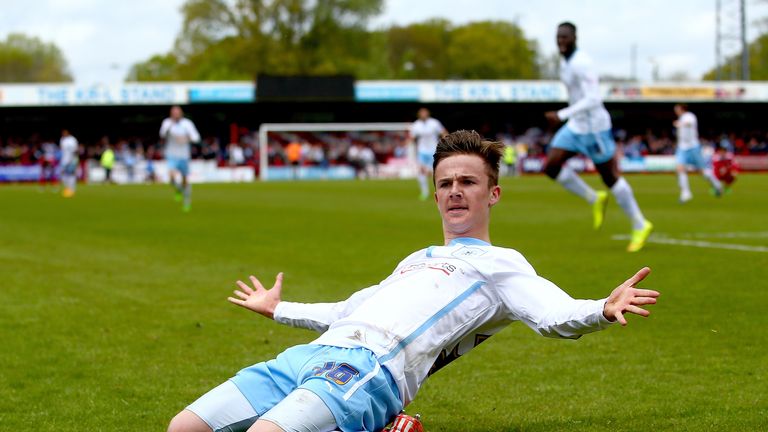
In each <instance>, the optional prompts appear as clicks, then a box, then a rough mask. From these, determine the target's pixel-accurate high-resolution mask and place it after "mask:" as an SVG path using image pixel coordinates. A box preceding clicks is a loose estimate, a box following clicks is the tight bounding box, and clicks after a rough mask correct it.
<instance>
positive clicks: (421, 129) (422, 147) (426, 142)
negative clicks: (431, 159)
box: [410, 117, 445, 155]
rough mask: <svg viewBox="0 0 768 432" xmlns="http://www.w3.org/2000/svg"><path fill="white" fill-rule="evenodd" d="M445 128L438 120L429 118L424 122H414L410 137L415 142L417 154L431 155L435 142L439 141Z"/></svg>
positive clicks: (435, 147) (435, 146) (433, 151)
mask: <svg viewBox="0 0 768 432" xmlns="http://www.w3.org/2000/svg"><path fill="white" fill-rule="evenodd" d="M444 130H445V128H444V127H443V124H442V123H440V120H437V119H434V118H432V117H429V118H428V119H426V120H421V119H419V120H416V121H415V122H413V125H411V129H410V133H411V137H413V139H414V140H415V141H416V148H417V149H418V152H419V153H423V154H429V155H432V154H434V153H435V149H437V142H438V141H440V136H442V134H443V131H444Z"/></svg>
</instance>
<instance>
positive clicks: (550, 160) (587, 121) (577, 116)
mask: <svg viewBox="0 0 768 432" xmlns="http://www.w3.org/2000/svg"><path fill="white" fill-rule="evenodd" d="M557 46H558V49H559V50H560V54H561V55H562V58H561V60H560V79H561V80H562V81H563V83H564V84H565V86H566V88H567V89H568V99H569V103H568V107H566V108H563V109H561V110H559V111H550V112H547V113H546V117H547V119H548V120H549V121H550V122H551V123H553V124H559V123H560V122H563V121H565V122H566V123H565V125H563V126H562V127H561V128H560V130H558V131H557V134H555V136H554V138H553V139H552V142H551V143H550V149H549V151H548V153H547V162H546V165H545V167H544V171H545V172H546V174H547V175H548V176H549V177H550V178H552V179H553V180H556V181H557V182H558V183H560V184H561V185H562V186H563V187H565V188H566V189H567V190H569V191H571V192H573V193H574V194H576V195H578V196H580V197H582V198H584V199H585V200H586V201H587V202H589V203H590V204H591V205H592V213H593V222H594V223H593V225H594V228H595V229H599V228H600V227H601V226H602V224H603V218H604V215H605V208H606V205H607V203H608V193H607V192H605V191H597V192H596V191H595V190H594V189H592V188H591V187H590V186H589V185H588V184H586V183H585V182H584V181H583V180H582V179H581V178H579V176H578V175H577V174H576V172H575V171H574V170H573V169H571V168H570V167H568V166H567V165H566V162H567V161H568V159H570V158H571V157H573V156H575V155H576V154H579V153H581V154H583V155H585V156H587V157H589V158H590V159H592V161H593V162H594V164H595V168H596V169H597V171H598V172H599V173H600V177H601V178H602V180H603V183H605V185H606V186H608V188H610V189H611V192H612V193H613V195H614V197H615V198H616V201H617V202H618V203H619V206H620V207H621V209H622V210H623V211H624V213H625V214H626V215H627V216H628V217H629V219H630V221H631V223H632V238H631V240H630V243H629V245H628V246H627V251H629V252H637V251H639V250H640V249H642V248H643V246H644V245H645V241H646V240H647V239H648V236H649V235H650V234H651V231H652V230H653V224H651V223H650V222H649V221H648V220H646V219H645V217H644V216H643V213H642V212H641V211H640V207H639V206H638V205H637V201H636V200H635V195H634V193H633V192H632V187H630V185H629V183H627V181H626V180H625V179H624V177H622V176H621V173H620V172H619V166H618V162H617V160H616V143H615V142H614V140H613V135H612V134H611V127H612V125H611V116H610V115H609V114H608V111H607V110H606V109H605V107H604V106H603V100H602V96H601V95H600V87H599V85H598V79H597V73H595V71H594V69H593V67H592V60H591V59H590V58H589V57H588V56H587V55H586V54H585V53H584V52H583V51H581V50H577V49H576V26H574V25H573V24H571V23H569V22H565V23H562V24H560V25H559V26H558V27H557Z"/></svg>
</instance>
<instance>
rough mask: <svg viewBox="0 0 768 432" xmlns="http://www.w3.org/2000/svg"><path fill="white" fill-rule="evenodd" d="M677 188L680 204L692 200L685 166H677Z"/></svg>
mask: <svg viewBox="0 0 768 432" xmlns="http://www.w3.org/2000/svg"><path fill="white" fill-rule="evenodd" d="M675 169H676V171H677V186H678V187H679V188H680V203H686V202H688V201H690V200H691V199H692V198H693V194H692V193H691V185H690V184H689V182H688V172H687V170H686V168H685V165H680V164H677V167H676V168H675Z"/></svg>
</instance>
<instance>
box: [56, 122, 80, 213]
mask: <svg viewBox="0 0 768 432" xmlns="http://www.w3.org/2000/svg"><path fill="white" fill-rule="evenodd" d="M78 144H79V143H78V142H77V138H75V137H74V136H72V134H70V133H69V130H67V129H62V130H61V140H60V141H59V147H60V148H61V161H60V164H59V165H60V166H61V183H62V185H63V186H64V189H63V190H62V192H61V195H62V196H63V197H64V198H71V197H73V196H74V195H75V187H76V185H77V163H78V161H79V157H78V152H79V148H78Z"/></svg>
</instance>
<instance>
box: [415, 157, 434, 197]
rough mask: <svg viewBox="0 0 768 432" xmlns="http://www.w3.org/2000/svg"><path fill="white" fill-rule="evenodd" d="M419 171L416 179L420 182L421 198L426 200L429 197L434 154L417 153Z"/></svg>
mask: <svg viewBox="0 0 768 432" xmlns="http://www.w3.org/2000/svg"><path fill="white" fill-rule="evenodd" d="M417 158H418V164H419V172H418V174H417V175H416V180H417V181H418V183H419V199H421V200H422V201H426V200H427V198H429V178H430V176H431V174H432V160H433V156H432V155H431V154H428V153H419V154H418V155H417Z"/></svg>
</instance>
